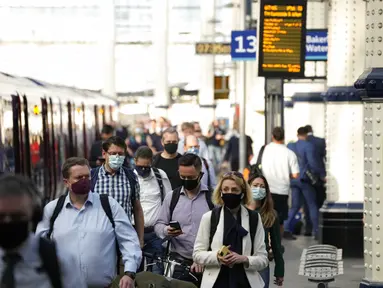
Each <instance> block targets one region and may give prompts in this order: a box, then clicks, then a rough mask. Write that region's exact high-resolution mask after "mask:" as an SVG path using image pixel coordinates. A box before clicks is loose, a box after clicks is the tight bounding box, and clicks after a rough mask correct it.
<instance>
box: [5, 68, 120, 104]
mask: <svg viewBox="0 0 383 288" xmlns="http://www.w3.org/2000/svg"><path fill="white" fill-rule="evenodd" d="M17 94H19V95H20V96H23V95H26V96H27V98H28V101H29V102H40V98H42V97H46V98H51V99H52V102H53V103H59V102H60V101H61V103H65V102H68V101H71V102H74V103H76V104H80V103H84V104H86V105H96V104H97V105H116V104H117V101H116V100H115V99H113V98H112V97H109V96H106V95H104V94H102V93H101V92H100V91H92V90H86V89H78V88H74V87H68V86H64V85H54V84H50V83H48V82H45V81H41V80H37V79H34V78H30V77H20V76H15V75H11V74H8V73H4V72H1V71H0V96H2V97H10V96H11V95H17Z"/></svg>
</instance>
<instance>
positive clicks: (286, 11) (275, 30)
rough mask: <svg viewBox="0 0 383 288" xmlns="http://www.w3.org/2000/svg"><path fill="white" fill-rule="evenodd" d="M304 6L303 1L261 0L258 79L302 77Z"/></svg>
mask: <svg viewBox="0 0 383 288" xmlns="http://www.w3.org/2000/svg"><path fill="white" fill-rule="evenodd" d="M306 4H307V1H302V0H261V15H260V22H261V23H260V33H259V34H260V35H259V73H258V74H259V76H264V77H271V78H272V77H277V78H302V77H304V61H305V52H306V50H305V44H306V6H307V5H306Z"/></svg>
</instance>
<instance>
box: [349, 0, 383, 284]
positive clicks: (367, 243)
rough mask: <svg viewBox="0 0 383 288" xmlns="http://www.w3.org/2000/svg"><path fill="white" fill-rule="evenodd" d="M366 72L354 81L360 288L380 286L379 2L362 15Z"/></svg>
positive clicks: (382, 14)
mask: <svg viewBox="0 0 383 288" xmlns="http://www.w3.org/2000/svg"><path fill="white" fill-rule="evenodd" d="M365 19H366V23H365V24H366V26H365V27H366V28H365V29H366V30H365V33H366V34H365V38H364V39H365V43H366V51H365V55H366V57H365V61H366V62H365V63H366V65H365V66H366V70H365V73H363V74H362V75H361V76H360V77H359V79H358V80H357V81H356V82H355V87H356V88H357V89H361V90H362V99H363V102H364V109H363V113H364V115H363V118H361V119H360V121H361V122H362V123H363V125H364V269H365V278H364V279H363V281H362V282H361V284H360V286H359V287H360V288H367V287H376V288H382V287H383V259H382V253H383V251H382V240H383V231H382V228H383V227H382V225H383V224H382V219H381V218H382V215H381V212H382V211H383V203H382V196H381V194H382V191H381V190H382V189H383V188H382V187H383V179H382V177H383V175H382V172H383V166H382V149H383V147H382V137H383V136H382V134H381V133H382V131H383V122H382V119H383V87H382V84H381V83H382V79H383V69H382V68H375V67H383V56H382V51H383V42H382V27H383V21H382V19H383V2H380V1H368V2H367V8H366V13H365ZM362 119H363V121H362Z"/></svg>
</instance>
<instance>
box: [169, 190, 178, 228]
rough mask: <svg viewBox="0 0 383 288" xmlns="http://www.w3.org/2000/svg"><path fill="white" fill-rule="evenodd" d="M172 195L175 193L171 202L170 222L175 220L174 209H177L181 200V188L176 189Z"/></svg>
mask: <svg viewBox="0 0 383 288" xmlns="http://www.w3.org/2000/svg"><path fill="white" fill-rule="evenodd" d="M172 193H173V194H172V199H171V200H170V206H169V212H170V221H171V220H172V218H173V212H174V209H175V208H176V206H177V203H178V200H179V199H180V196H181V187H178V188H176V189H174V190H173V192H172Z"/></svg>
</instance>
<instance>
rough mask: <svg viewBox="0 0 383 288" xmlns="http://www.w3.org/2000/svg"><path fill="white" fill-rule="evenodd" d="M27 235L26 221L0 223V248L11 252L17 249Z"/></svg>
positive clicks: (27, 225)
mask: <svg viewBox="0 0 383 288" xmlns="http://www.w3.org/2000/svg"><path fill="white" fill-rule="evenodd" d="M28 235H29V222H28V221H12V222H8V223H0V247H1V248H3V249H4V250H11V249H14V248H16V247H19V246H20V245H21V244H22V243H23V242H24V241H25V240H27V238H28Z"/></svg>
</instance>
